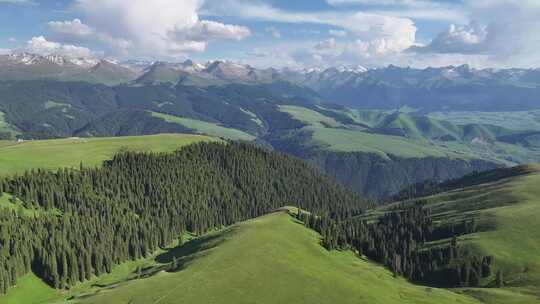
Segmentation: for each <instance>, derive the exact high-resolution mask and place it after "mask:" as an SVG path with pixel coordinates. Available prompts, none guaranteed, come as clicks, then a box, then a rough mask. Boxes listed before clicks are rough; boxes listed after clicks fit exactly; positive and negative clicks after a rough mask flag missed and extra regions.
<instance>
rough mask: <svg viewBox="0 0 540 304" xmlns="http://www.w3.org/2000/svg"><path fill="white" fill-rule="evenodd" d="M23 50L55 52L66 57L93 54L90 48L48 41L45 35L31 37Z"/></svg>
mask: <svg viewBox="0 0 540 304" xmlns="http://www.w3.org/2000/svg"><path fill="white" fill-rule="evenodd" d="M24 51H27V52H30V53H36V54H42V55H50V54H57V55H63V56H68V57H74V58H77V57H92V56H94V55H95V53H93V52H92V51H91V50H90V49H88V48H85V47H80V46H76V45H72V44H62V43H58V42H53V41H48V40H47V39H46V38H45V37H43V36H39V37H32V39H30V40H29V41H28V42H27V43H26V46H25V48H24Z"/></svg>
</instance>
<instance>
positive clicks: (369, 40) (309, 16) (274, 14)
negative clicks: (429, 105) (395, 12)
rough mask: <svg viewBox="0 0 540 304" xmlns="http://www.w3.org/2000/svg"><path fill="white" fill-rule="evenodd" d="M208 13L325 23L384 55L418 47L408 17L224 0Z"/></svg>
mask: <svg viewBox="0 0 540 304" xmlns="http://www.w3.org/2000/svg"><path fill="white" fill-rule="evenodd" d="M207 12H208V13H209V14H215V15H234V16H236V17H241V18H245V19H254V20H258V21H270V22H282V23H292V24H323V25H330V26H333V27H337V28H340V29H341V30H346V31H347V32H348V33H349V34H350V36H351V38H352V39H355V40H360V41H362V42H363V44H364V45H369V44H373V45H376V46H377V47H364V48H363V50H366V51H375V52H377V54H368V55H370V56H374V55H383V54H389V53H393V52H400V51H403V50H405V49H408V48H409V47H411V46H412V45H414V44H415V37H416V30H417V28H416V26H415V25H414V22H413V21H412V20H410V19H408V18H400V17H392V16H385V15H377V14H371V13H365V12H361V11H356V12H349V11H347V12H341V11H326V12H316V13H310V12H294V13H292V12H288V11H284V10H280V9H277V8H274V7H271V6H268V5H264V4H260V3H258V4H257V5H254V4H253V3H252V2H247V1H239V0H228V1H227V0H223V1H220V2H219V3H212V5H210V4H209V5H208V6H207Z"/></svg>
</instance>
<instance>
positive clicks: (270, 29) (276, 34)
mask: <svg viewBox="0 0 540 304" xmlns="http://www.w3.org/2000/svg"><path fill="white" fill-rule="evenodd" d="M265 31H266V32H267V33H270V35H272V37H274V38H276V39H279V38H281V32H280V31H279V30H278V29H277V28H276V27H274V26H269V27H267V28H266V29H265Z"/></svg>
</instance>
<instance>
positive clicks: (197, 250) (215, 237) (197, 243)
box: [155, 228, 234, 264]
mask: <svg viewBox="0 0 540 304" xmlns="http://www.w3.org/2000/svg"><path fill="white" fill-rule="evenodd" d="M233 232H234V229H233V228H229V229H227V230H225V231H222V232H219V233H213V234H210V235H207V236H203V237H200V238H196V239H193V240H191V241H189V242H187V243H185V244H183V245H180V246H177V247H174V248H172V249H170V250H168V251H167V252H164V253H162V254H160V255H158V256H157V257H156V258H155V261H156V262H158V263H161V264H166V263H172V262H173V259H174V258H176V259H177V261H178V262H181V261H182V262H183V260H185V259H189V258H195V257H197V256H199V255H201V254H204V253H205V252H206V251H208V250H210V249H212V248H215V247H217V246H219V245H220V244H221V243H223V242H225V241H226V240H227V238H228V237H229V236H230V235H231V234H232V233H233Z"/></svg>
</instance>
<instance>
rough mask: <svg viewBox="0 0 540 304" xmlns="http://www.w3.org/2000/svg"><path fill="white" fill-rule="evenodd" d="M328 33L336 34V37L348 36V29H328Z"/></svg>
mask: <svg viewBox="0 0 540 304" xmlns="http://www.w3.org/2000/svg"><path fill="white" fill-rule="evenodd" d="M328 34H330V35H331V36H334V37H346V36H347V31H343V30H329V31H328Z"/></svg>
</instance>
